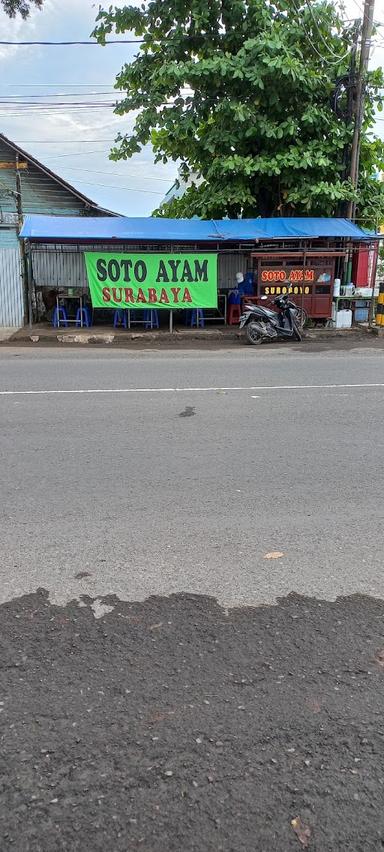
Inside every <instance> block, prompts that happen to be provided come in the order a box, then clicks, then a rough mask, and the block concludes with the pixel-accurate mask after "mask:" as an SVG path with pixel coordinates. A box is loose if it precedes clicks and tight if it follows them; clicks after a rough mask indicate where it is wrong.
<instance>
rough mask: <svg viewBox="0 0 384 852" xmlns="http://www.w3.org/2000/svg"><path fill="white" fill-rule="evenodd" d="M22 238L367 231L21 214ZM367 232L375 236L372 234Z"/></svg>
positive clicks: (211, 238) (251, 236) (211, 237)
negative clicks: (23, 215) (22, 221)
mask: <svg viewBox="0 0 384 852" xmlns="http://www.w3.org/2000/svg"><path fill="white" fill-rule="evenodd" d="M20 236H21V237H23V238H28V239H30V240H56V241H58V242H61V241H63V240H66V241H70V242H84V241H92V242H98V241H101V242H108V241H110V240H111V241H118V242H124V241H129V242H156V241H158V242H175V243H187V242H192V243H196V242H215V243H217V242H234V243H243V242H252V241H255V240H268V241H270V240H283V239H284V240H287V239H296V240H297V239H316V238H319V237H323V238H324V237H325V238H328V237H329V238H336V239H337V238H341V237H347V238H350V239H353V240H363V239H364V240H366V239H367V237H369V235H367V233H366V232H364V231H362V230H361V228H359V227H358V226H357V225H355V224H354V223H353V222H350V221H349V220H348V219H322V218H311V217H308V218H304V217H303V218H276V219H216V220H213V219H212V220H206V221H205V220H201V219H155V218H151V217H148V218H146V219H144V218H142V219H135V218H128V217H125V216H105V217H104V216H96V217H92V216H40V215H33V216H32V215H31V216H25V218H24V224H23V227H22V230H21V234H20ZM372 236H374V235H373V234H372Z"/></svg>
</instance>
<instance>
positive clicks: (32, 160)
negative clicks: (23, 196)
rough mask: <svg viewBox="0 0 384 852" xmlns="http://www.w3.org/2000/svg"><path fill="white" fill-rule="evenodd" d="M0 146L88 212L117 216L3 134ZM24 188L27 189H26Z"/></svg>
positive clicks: (1, 134)
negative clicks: (33, 167) (26, 163)
mask: <svg viewBox="0 0 384 852" xmlns="http://www.w3.org/2000/svg"><path fill="white" fill-rule="evenodd" d="M1 144H2V145H3V146H6V147H7V148H8V150H10V151H12V152H13V153H14V154H17V155H19V156H20V157H21V159H22V160H26V161H27V162H28V164H32V166H35V168H36V169H38V171H39V172H40V173H42V174H43V175H45V176H46V177H48V178H50V179H51V180H52V181H54V182H55V184H56V186H58V187H60V188H61V190H66V192H67V193H68V192H69V193H70V195H72V197H73V198H74V199H76V200H77V201H78V202H79V201H80V202H81V203H82V204H83V205H84V206H85V208H87V209H89V210H93V211H94V212H96V211H100V213H105V214H110V215H111V216H116V215H117V214H116V213H113V212H112V211H111V210H106V209H105V208H104V207H100V206H99V205H98V204H96V203H95V202H94V201H92V199H91V198H88V196H87V195H84V194H83V193H82V192H80V191H79V190H78V189H76V188H75V187H74V186H72V185H71V184H70V183H68V181H66V180H65V179H64V178H62V177H60V176H59V175H57V174H55V172H52V171H51V169H49V168H48V167H47V166H45V165H44V164H43V163H40V161H39V160H37V159H36V157H32V155H31V154H28V153H27V151H24V149H23V148H20V146H19V145H17V144H16V143H15V142H12V140H11V139H8V138H7V137H6V136H4V134H3V133H0V145H1ZM2 159H4V155H3V154H2ZM12 159H13V160H14V157H12ZM22 175H23V173H22ZM23 176H24V175H23ZM5 177H6V173H4V174H3V175H2V178H3V180H2V182H4V178H5ZM26 188H28V187H26ZM14 189H15V186H14V184H13V185H12V190H14ZM64 198H65V196H64V194H63V196H62V201H63V199H64ZM57 206H58V207H59V210H60V204H58V205H57ZM78 206H79V205H78ZM24 209H25V208H24ZM27 209H28V208H27ZM75 209H76V208H75ZM60 212H61V211H60Z"/></svg>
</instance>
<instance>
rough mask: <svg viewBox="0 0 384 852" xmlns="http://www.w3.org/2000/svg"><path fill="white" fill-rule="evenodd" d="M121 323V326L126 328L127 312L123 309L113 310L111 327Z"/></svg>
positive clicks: (116, 326)
mask: <svg viewBox="0 0 384 852" xmlns="http://www.w3.org/2000/svg"><path fill="white" fill-rule="evenodd" d="M119 325H121V326H122V327H123V328H128V319H127V312H126V311H125V310H119V311H115V315H114V317H113V327H114V328H118V326H119Z"/></svg>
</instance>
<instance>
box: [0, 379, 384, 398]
mask: <svg viewBox="0 0 384 852" xmlns="http://www.w3.org/2000/svg"><path fill="white" fill-rule="evenodd" d="M340 388H384V382H367V383H365V384H363V383H361V384H357V383H356V384H340V385H251V386H250V387H228V388H220V387H212V388H211V387H207V388H86V389H74V388H72V389H68V390H55V389H52V390H3V391H0V396H50V395H54V394H56V395H65V394H104V393H217V392H218V391H275V390H277V391H282V390H330V389H337V390H338V389H340Z"/></svg>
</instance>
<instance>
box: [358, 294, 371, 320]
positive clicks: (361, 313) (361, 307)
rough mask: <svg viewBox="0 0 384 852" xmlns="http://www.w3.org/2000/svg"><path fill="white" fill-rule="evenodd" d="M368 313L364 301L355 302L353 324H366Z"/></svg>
mask: <svg viewBox="0 0 384 852" xmlns="http://www.w3.org/2000/svg"><path fill="white" fill-rule="evenodd" d="M368 311H369V308H368V306H367V303H366V301H364V299H363V300H362V301H360V300H359V301H358V302H355V322H368Z"/></svg>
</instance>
